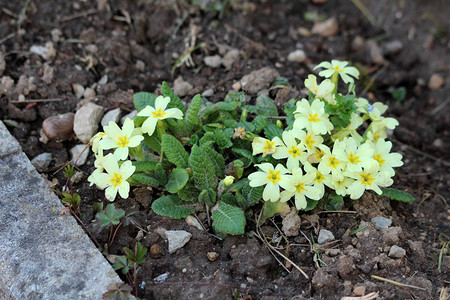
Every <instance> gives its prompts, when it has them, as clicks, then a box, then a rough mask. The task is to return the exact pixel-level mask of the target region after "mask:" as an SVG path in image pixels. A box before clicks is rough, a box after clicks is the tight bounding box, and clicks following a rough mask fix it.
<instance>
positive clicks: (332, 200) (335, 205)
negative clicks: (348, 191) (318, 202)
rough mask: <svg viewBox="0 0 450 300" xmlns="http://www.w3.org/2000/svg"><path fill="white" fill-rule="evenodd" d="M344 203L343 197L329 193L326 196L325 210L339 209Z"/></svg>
mask: <svg viewBox="0 0 450 300" xmlns="http://www.w3.org/2000/svg"><path fill="white" fill-rule="evenodd" d="M343 205H344V198H343V197H342V196H341V195H337V194H335V193H331V194H329V195H328V196H327V199H326V204H325V206H324V208H325V210H340V209H341V208H342V206H343Z"/></svg>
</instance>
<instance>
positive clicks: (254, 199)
mask: <svg viewBox="0 0 450 300" xmlns="http://www.w3.org/2000/svg"><path fill="white" fill-rule="evenodd" d="M263 191H264V186H258V187H251V186H250V185H248V184H247V185H245V186H244V187H243V188H242V195H243V196H244V198H245V200H246V202H245V203H242V204H243V205H242V204H241V206H242V207H244V208H247V207H250V206H252V205H254V204H256V203H258V201H259V199H261V198H262V194H263Z"/></svg>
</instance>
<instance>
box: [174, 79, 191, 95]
mask: <svg viewBox="0 0 450 300" xmlns="http://www.w3.org/2000/svg"><path fill="white" fill-rule="evenodd" d="M193 88H194V87H193V86H192V84H190V83H189V82H187V81H184V80H183V77H181V76H179V77H178V78H177V79H175V81H174V83H173V92H174V93H175V94H176V95H177V96H179V97H184V96H186V95H188V94H189V93H190V92H191V91H192V89H193Z"/></svg>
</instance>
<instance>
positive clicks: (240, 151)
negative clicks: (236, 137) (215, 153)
mask: <svg viewBox="0 0 450 300" xmlns="http://www.w3.org/2000/svg"><path fill="white" fill-rule="evenodd" d="M231 151H233V153H236V154H238V155H239V156H242V157H244V158H246V159H247V162H246V163H245V164H244V168H248V167H249V166H250V165H251V164H252V163H253V164H254V163H256V161H255V157H254V156H253V155H252V152H250V151H249V150H246V149H239V148H232V149H231Z"/></svg>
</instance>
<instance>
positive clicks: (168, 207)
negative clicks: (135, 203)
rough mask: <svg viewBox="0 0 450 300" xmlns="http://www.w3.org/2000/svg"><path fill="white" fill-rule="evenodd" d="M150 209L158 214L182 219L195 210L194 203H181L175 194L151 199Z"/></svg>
mask: <svg viewBox="0 0 450 300" xmlns="http://www.w3.org/2000/svg"><path fill="white" fill-rule="evenodd" d="M152 210H153V211H154V212H155V213H156V214H158V215H160V216H165V217H170V218H173V219H182V218H186V217H187V216H189V215H190V214H192V213H194V212H195V205H194V204H186V203H183V202H182V201H181V200H180V199H179V198H178V197H177V196H175V195H168V196H163V197H160V198H158V199H156V200H155V201H153V203H152Z"/></svg>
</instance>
